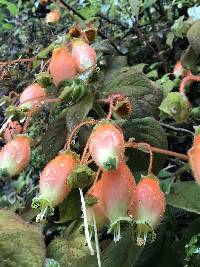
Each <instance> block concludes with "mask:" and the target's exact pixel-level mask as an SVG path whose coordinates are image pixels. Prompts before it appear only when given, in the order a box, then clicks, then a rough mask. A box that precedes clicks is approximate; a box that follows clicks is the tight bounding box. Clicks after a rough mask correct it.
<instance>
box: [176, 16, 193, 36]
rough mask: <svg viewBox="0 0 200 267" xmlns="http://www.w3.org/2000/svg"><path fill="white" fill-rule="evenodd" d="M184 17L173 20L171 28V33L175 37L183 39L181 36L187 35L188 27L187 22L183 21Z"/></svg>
mask: <svg viewBox="0 0 200 267" xmlns="http://www.w3.org/2000/svg"><path fill="white" fill-rule="evenodd" d="M184 18H185V16H181V17H179V18H178V19H177V20H175V22H174V24H173V26H172V28H171V29H172V32H173V33H174V35H175V36H176V37H179V38H183V35H184V34H186V33H187V31H188V29H189V27H190V25H189V24H188V22H187V21H184Z"/></svg>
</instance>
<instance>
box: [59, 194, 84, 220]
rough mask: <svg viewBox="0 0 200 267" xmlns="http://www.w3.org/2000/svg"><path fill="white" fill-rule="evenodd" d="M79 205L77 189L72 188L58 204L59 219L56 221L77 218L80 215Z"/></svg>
mask: <svg viewBox="0 0 200 267" xmlns="http://www.w3.org/2000/svg"><path fill="white" fill-rule="evenodd" d="M80 207H81V203H80V195H79V191H78V190H73V191H72V192H71V193H70V194H69V195H68V197H67V198H66V199H65V200H64V202H63V203H62V204H61V205H60V206H59V211H60V220H59V222H58V223H65V222H69V221H72V220H75V219H77V218H79V217H80V215H81V209H80Z"/></svg>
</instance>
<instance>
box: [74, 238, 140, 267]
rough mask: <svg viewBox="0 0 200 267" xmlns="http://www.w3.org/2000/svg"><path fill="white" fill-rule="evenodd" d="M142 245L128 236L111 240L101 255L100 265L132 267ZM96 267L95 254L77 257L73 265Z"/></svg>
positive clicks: (104, 266) (76, 266)
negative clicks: (135, 242)
mask: <svg viewBox="0 0 200 267" xmlns="http://www.w3.org/2000/svg"><path fill="white" fill-rule="evenodd" d="M142 250H143V248H142V247H138V246H136V245H135V244H134V242H133V240H132V238H131V237H130V236H126V237H124V238H122V239H121V240H120V241H119V242H117V243H114V242H112V243H111V244H110V245H109V246H108V248H107V249H106V251H105V252H104V253H103V254H102V255H101V262H102V267H132V266H133V264H134V263H135V262H136V261H137V259H138V257H139V255H140V253H141V251H142ZM79 266H81V267H98V264H97V259H96V258H95V256H90V255H88V256H85V257H83V258H82V259H79V260H78V261H77V262H76V264H75V266H74V267H79Z"/></svg>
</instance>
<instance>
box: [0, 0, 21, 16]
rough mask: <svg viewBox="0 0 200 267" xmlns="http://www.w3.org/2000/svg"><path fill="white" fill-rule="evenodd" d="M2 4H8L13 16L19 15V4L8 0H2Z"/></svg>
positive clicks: (0, 0) (0, 2) (0, 1)
mask: <svg viewBox="0 0 200 267" xmlns="http://www.w3.org/2000/svg"><path fill="white" fill-rule="evenodd" d="M0 4H2V5H6V7H7V9H8V10H9V12H10V15H11V16H16V15H17V6H16V5H15V4H13V3H11V2H9V1H7V0H0Z"/></svg>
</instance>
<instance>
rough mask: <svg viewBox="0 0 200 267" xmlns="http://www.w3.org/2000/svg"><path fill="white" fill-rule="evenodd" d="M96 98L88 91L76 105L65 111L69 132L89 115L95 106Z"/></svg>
mask: <svg viewBox="0 0 200 267" xmlns="http://www.w3.org/2000/svg"><path fill="white" fill-rule="evenodd" d="M93 101H94V98H93V96H92V95H91V94H90V93H89V92H87V93H86V94H85V96H84V97H83V98H82V99H81V100H80V101H79V102H78V103H77V104H75V105H73V106H71V107H70V108H69V109H68V110H67V111H66V113H65V116H66V125H67V131H68V133H70V132H71V130H72V129H73V128H74V127H75V126H76V125H77V124H78V123H80V122H81V121H83V120H84V119H85V118H86V116H87V115H88V113H89V111H90V110H91V108H92V106H93Z"/></svg>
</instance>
